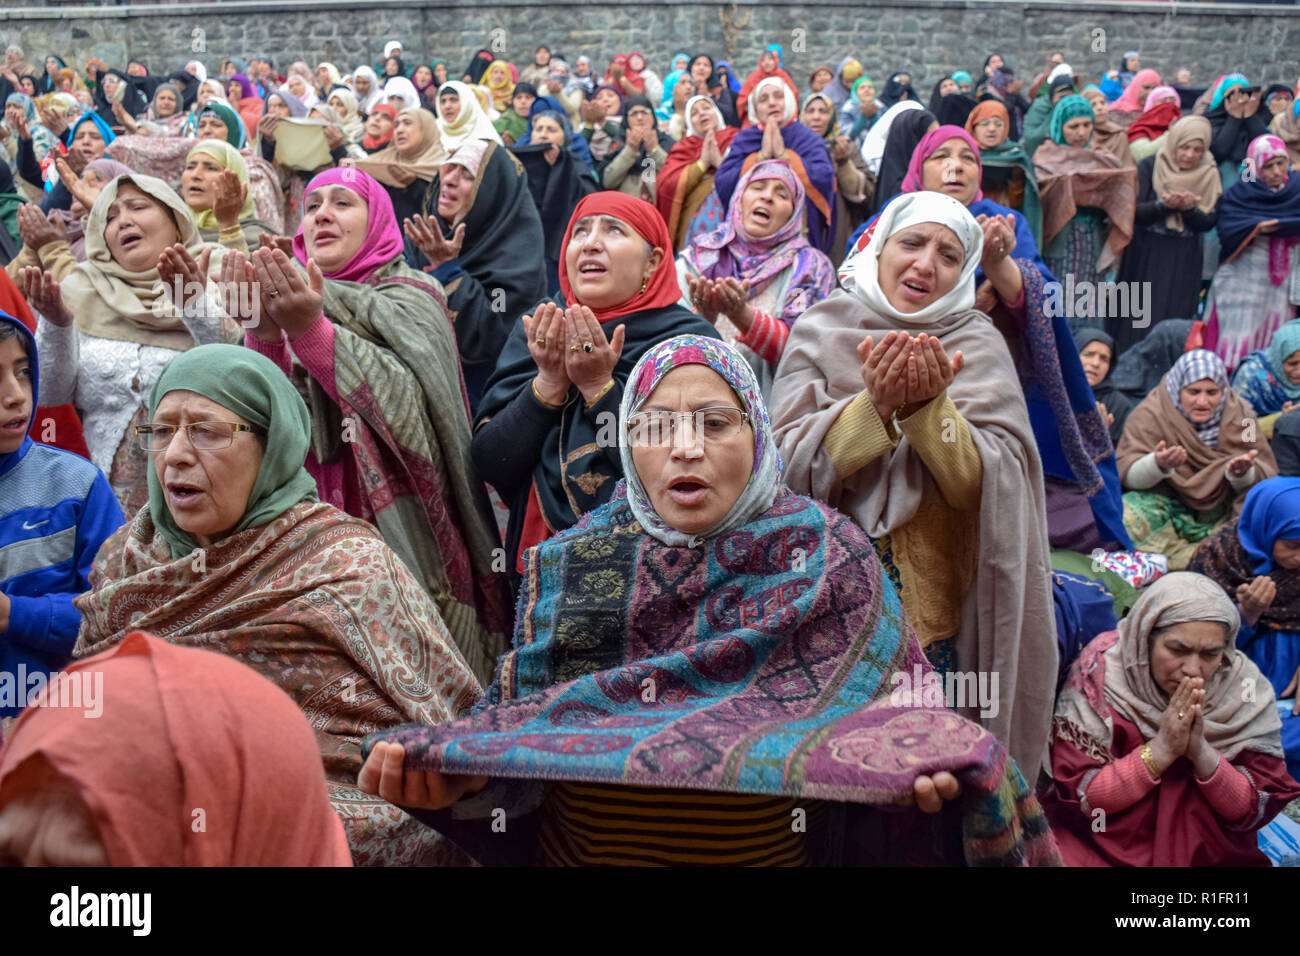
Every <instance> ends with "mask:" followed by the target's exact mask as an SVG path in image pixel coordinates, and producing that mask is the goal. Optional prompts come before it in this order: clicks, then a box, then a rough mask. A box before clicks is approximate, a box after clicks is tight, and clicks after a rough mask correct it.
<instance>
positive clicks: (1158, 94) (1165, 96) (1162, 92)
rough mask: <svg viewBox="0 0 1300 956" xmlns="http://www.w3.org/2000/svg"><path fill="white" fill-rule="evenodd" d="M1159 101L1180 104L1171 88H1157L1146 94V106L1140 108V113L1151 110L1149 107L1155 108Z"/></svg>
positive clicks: (1174, 90)
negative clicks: (1170, 101) (1171, 101)
mask: <svg viewBox="0 0 1300 956" xmlns="http://www.w3.org/2000/svg"><path fill="white" fill-rule="evenodd" d="M1161 100H1173V101H1174V102H1175V103H1178V102H1180V100H1179V96H1178V91H1177V90H1176V89H1174V88H1173V87H1172V86H1157V87H1156V88H1155V89H1154V90H1152V91H1151V92H1150V93H1148V94H1147V101H1146V104H1145V105H1144V106H1143V107H1142V112H1143V113H1145V112H1146V111H1147V110H1149V109H1151V107H1153V106H1155V105H1156V104H1157V103H1159V102H1160V101H1161Z"/></svg>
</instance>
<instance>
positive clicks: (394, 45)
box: [384, 40, 402, 60]
mask: <svg viewBox="0 0 1300 956" xmlns="http://www.w3.org/2000/svg"><path fill="white" fill-rule="evenodd" d="M401 48H402V41H401V40H389V41H388V42H387V43H385V44H384V59H385V60H387V59H388V58H389V57H390V56H392V55H393V51H394V50H400V49H401Z"/></svg>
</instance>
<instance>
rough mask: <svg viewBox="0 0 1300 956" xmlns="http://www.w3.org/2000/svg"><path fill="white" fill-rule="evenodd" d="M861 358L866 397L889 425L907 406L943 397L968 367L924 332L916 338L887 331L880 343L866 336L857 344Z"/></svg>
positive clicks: (960, 357)
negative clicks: (899, 410)
mask: <svg viewBox="0 0 1300 956" xmlns="http://www.w3.org/2000/svg"><path fill="white" fill-rule="evenodd" d="M858 358H859V359H860V360H861V362H862V381H863V382H864V383H865V385H866V387H867V394H868V395H870V396H871V401H872V404H874V405H875V406H876V412H877V413H878V414H879V415H880V418H881V420H882V421H886V422H888V421H889V420H890V419H892V418H893V417H894V413H895V412H897V411H898V409H900V408H902V407H903V406H904V405H915V404H918V403H920V404H923V403H925V402H928V401H930V400H932V399H934V398H936V397H938V396H939V395H941V394H943V392H944V391H945V390H946V389H947V388H948V386H949V385H951V384H952V381H953V379H954V378H955V377H956V375H957V373H958V372H960V371H961V370H962V369H963V368H965V367H966V360H965V357H964V356H963V355H962V353H961V352H957V353H956V354H954V355H953V356H952V358H951V359H949V358H948V353H947V352H946V351H945V350H944V347H943V344H942V343H941V342H940V341H939V340H938V339H937V338H935V337H934V336H932V335H926V334H925V333H924V332H922V333H921V334H920V335H918V336H916V338H912V337H911V336H909V335H908V334H907V333H906V332H888V333H886V334H885V337H884V338H882V339H881V340H880V341H879V343H877V342H876V341H875V339H874V338H873V337H872V336H867V337H866V338H865V339H864V340H863V341H862V342H861V343H860V344H859V345H858Z"/></svg>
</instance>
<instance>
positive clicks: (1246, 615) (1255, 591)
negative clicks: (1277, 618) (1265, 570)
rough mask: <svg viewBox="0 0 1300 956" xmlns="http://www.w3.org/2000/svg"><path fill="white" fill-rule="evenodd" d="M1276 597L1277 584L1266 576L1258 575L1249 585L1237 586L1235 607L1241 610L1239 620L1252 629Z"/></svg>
mask: <svg viewBox="0 0 1300 956" xmlns="http://www.w3.org/2000/svg"><path fill="white" fill-rule="evenodd" d="M1276 597H1277V584H1275V583H1274V581H1273V579H1272V578H1270V577H1269V576H1268V575H1267V574H1261V575H1258V576H1257V577H1256V578H1255V580H1253V581H1251V582H1250V583H1249V584H1240V585H1238V586H1237V607H1238V608H1239V609H1240V610H1241V619H1242V620H1243V621H1244V622H1246V623H1247V624H1249V625H1250V626H1251V627H1254V626H1255V622H1256V621H1258V620H1259V616H1260V615H1261V614H1263V613H1264V612H1265V611H1267V610H1268V608H1269V606H1270V605H1272V603H1273V599H1274V598H1276Z"/></svg>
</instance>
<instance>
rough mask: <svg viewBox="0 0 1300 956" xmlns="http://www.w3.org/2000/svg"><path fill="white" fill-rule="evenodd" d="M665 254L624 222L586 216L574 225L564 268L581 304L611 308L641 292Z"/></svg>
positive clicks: (590, 306)
mask: <svg viewBox="0 0 1300 956" xmlns="http://www.w3.org/2000/svg"><path fill="white" fill-rule="evenodd" d="M664 252H665V250H663V249H656V248H654V247H653V246H651V245H650V243H648V242H646V240H645V239H643V238H641V235H640V234H639V233H638V232H637V231H636V230H635V229H633V228H632V227H631V226H629V225H628V224H627V223H625V222H624V221H623V220H621V219H616V218H615V217H613V216H584V217H583V218H581V219H579V220H578V221H577V222H575V223H574V224H573V232H572V233H571V234H570V236H569V244H568V245H567V246H566V247H565V249H564V268H565V271H566V273H567V275H568V277H569V287H570V288H571V289H572V290H573V294H574V296H575V297H576V298H577V300H578V303H579V304H581V305H585V306H587V307H588V308H590V309H609V308H613V307H614V306H616V305H622V304H623V303H624V302H626V301H628V300H629V299H631V298H632V297H633V296H634V295H636V294H637V293H638V292H640V290H641V286H642V284H643V283H645V282H648V281H649V280H650V277H651V276H652V275H654V273H655V270H656V269H658V268H659V263H660V262H662V261H663V257H664Z"/></svg>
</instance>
